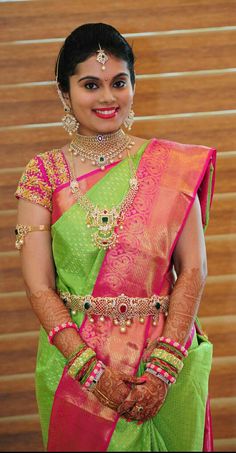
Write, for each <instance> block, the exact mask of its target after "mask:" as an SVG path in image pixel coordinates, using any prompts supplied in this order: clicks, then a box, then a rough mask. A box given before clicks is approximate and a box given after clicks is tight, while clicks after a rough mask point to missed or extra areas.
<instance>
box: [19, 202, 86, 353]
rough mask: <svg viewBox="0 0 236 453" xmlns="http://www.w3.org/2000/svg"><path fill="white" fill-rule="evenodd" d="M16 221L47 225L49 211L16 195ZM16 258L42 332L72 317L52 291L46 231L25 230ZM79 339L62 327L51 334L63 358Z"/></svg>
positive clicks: (49, 254)
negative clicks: (18, 257)
mask: <svg viewBox="0 0 236 453" xmlns="http://www.w3.org/2000/svg"><path fill="white" fill-rule="evenodd" d="M32 219H33V220H32ZM17 223H20V224H24V225H32V224H33V225H40V224H43V225H50V223H51V214H50V212H49V211H48V210H47V209H46V208H44V207H42V206H40V205H39V204H34V203H32V202H30V201H27V200H23V199H20V200H19V202H18V214H17ZM20 260H21V269H22V275H23V280H24V284H25V288H26V293H27V296H28V299H29V301H30V303H31V305H32V308H33V311H34V313H35V314H36V316H37V317H38V319H39V321H40V323H41V325H42V326H43V327H44V329H45V330H46V332H47V333H48V332H49V331H50V330H52V329H53V328H54V327H55V326H57V325H59V324H61V323H63V322H67V321H72V320H71V317H70V315H69V312H68V310H67V309H66V307H65V306H64V304H63V302H62V301H61V299H60V297H59V296H58V295H57V293H56V291H55V268H54V262H53V256H52V248H51V233H50V231H36V232H34V233H29V234H27V235H26V236H25V243H24V246H23V247H22V249H21V251H20ZM80 343H82V339H81V337H80V336H79V335H78V333H77V332H76V331H75V330H74V329H65V330H63V331H61V332H59V333H58V334H57V335H56V336H55V338H54V344H55V346H56V347H57V348H58V349H59V350H60V352H61V353H62V354H63V355H64V356H65V357H66V358H68V357H69V356H70V354H72V353H73V351H74V350H75V349H76V347H78V345H79V344H80Z"/></svg>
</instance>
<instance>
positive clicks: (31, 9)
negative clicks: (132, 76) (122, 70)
mask: <svg viewBox="0 0 236 453" xmlns="http://www.w3.org/2000/svg"><path fill="white" fill-rule="evenodd" d="M234 8H235V3H234V0H224V1H223V2H222V0H215V1H214V2H213V3H212V1H211V0H198V2H196V1H194V0H188V2H187V3H186V1H185V0H165V1H159V2H155V1H153V0H146V1H145V3H144V2H143V0H136V2H135V5H134V3H133V2H132V1H131V0H129V1H125V0H121V1H119V2H118V3H117V2H111V1H110V0H103V2H102V3H101V4H100V5H99V8H97V5H96V4H95V3H94V2H91V3H88V2H87V1H86V0H67V2H66V3H65V2H62V1H58V0H40V1H37V0H36V1H34V2H27V4H25V3H24V2H19V3H16V2H12V3H11V2H6V3H5V4H2V5H1V22H0V31H1V33H0V39H1V40H3V41H14V40H19V39H21V40H24V39H48V38H49V37H50V38H58V37H63V36H65V35H67V34H69V33H70V32H71V30H73V29H74V28H76V27H77V26H78V25H81V24H83V23H85V22H107V23H108V24H111V25H113V26H114V27H117V28H118V29H119V30H120V31H121V33H134V32H136V33H137V32H140V33H143V32H150V31H156V30H157V29H158V30H163V31H167V30H175V29H194V28H204V27H217V26H218V27H222V26H230V25H235V17H234V14H232V12H233V10H234ZM206 12H207V14H206ZM140 18H142V20H140ZM29 24H30V27H29Z"/></svg>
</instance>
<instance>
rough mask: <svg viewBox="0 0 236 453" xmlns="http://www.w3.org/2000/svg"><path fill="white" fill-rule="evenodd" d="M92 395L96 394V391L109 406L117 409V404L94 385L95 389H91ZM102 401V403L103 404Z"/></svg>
mask: <svg viewBox="0 0 236 453" xmlns="http://www.w3.org/2000/svg"><path fill="white" fill-rule="evenodd" d="M93 393H94V395H95V396H96V393H98V394H99V395H100V396H101V397H102V398H103V399H104V400H105V403H106V405H107V406H109V407H110V408H112V409H114V410H116V409H117V407H118V406H117V404H116V403H114V402H113V401H111V400H109V399H108V398H107V397H106V396H105V395H104V394H103V393H102V392H101V391H100V390H98V389H97V388H96V386H95V389H94V391H93ZM105 403H104V404H105Z"/></svg>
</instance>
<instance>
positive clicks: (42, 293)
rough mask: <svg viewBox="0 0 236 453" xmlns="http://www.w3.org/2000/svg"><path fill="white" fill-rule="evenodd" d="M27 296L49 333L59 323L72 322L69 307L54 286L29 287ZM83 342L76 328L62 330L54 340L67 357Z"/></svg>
mask: <svg viewBox="0 0 236 453" xmlns="http://www.w3.org/2000/svg"><path fill="white" fill-rule="evenodd" d="M27 296H28V299H29V301H30V303H31V305H32V308H33V310H34V313H35V314H36V316H37V317H38V319H39V322H40V324H41V325H42V326H43V328H44V329H45V330H46V332H47V333H48V332H50V330H52V329H53V328H54V327H55V326H57V325H59V324H62V323H66V322H68V321H71V322H72V318H71V316H70V314H69V312H68V310H67V308H66V307H65V305H64V303H63V301H62V300H61V298H60V297H59V295H58V294H57V293H56V291H55V290H54V289H53V288H45V289H40V290H38V291H34V292H31V291H30V290H29V289H27ZM82 343H83V341H82V338H81V337H80V335H79V333H78V332H76V331H75V330H74V329H64V330H62V331H61V332H59V333H58V334H57V335H56V336H55V339H54V340H53V344H54V345H55V346H56V347H57V348H58V349H59V350H60V352H61V353H62V354H63V355H64V356H65V357H66V358H68V357H69V356H70V355H71V354H72V353H73V352H74V351H75V349H76V348H77V347H78V345H79V344H82Z"/></svg>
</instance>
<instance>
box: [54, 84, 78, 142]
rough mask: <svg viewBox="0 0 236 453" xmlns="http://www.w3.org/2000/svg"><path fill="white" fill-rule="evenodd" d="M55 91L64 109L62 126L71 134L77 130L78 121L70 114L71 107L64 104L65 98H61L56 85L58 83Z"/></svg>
mask: <svg viewBox="0 0 236 453" xmlns="http://www.w3.org/2000/svg"><path fill="white" fill-rule="evenodd" d="M57 92H58V96H59V98H60V99H61V102H62V104H63V107H64V111H65V115H64V116H63V118H62V126H63V127H64V129H65V130H66V132H68V134H69V135H72V134H74V133H75V132H76V131H77V130H78V128H79V122H78V121H77V119H76V118H75V117H74V115H72V113H71V108H70V107H69V106H68V105H67V104H66V102H65V99H64V98H63V95H62V92H61V90H60V88H59V86H58V83H57Z"/></svg>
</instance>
